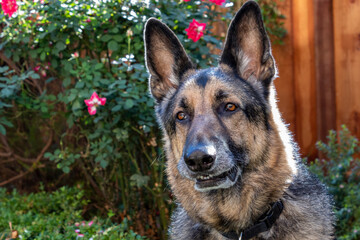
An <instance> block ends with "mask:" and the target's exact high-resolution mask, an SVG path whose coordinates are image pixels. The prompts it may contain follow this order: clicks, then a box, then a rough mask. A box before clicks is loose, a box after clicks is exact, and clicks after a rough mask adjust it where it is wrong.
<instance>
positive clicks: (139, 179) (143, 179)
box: [130, 173, 150, 187]
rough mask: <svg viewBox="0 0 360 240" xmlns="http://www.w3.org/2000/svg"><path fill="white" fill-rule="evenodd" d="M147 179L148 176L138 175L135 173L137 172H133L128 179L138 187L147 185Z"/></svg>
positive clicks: (148, 178)
mask: <svg viewBox="0 0 360 240" xmlns="http://www.w3.org/2000/svg"><path fill="white" fill-rule="evenodd" d="M149 180H150V177H149V176H143V175H140V174H137V173H135V174H134V175H132V176H131V177H130V181H132V182H133V183H135V184H136V186H138V187H142V186H145V185H147V183H148V182H149Z"/></svg>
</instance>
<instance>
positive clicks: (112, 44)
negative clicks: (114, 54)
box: [108, 40, 119, 51]
mask: <svg viewBox="0 0 360 240" xmlns="http://www.w3.org/2000/svg"><path fill="white" fill-rule="evenodd" d="M108 48H109V49H110V50H111V51H117V50H118V49H119V44H118V43H117V42H116V41H114V40H111V41H110V42H109V43H108Z"/></svg>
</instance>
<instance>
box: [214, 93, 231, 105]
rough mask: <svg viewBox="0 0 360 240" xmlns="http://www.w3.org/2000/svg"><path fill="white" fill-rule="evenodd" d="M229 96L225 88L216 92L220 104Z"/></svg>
mask: <svg viewBox="0 0 360 240" xmlns="http://www.w3.org/2000/svg"><path fill="white" fill-rule="evenodd" d="M227 97H229V94H227V93H225V92H224V91H223V90H219V91H217V93H216V94H215V101H216V102H217V103H218V104H219V103H221V102H222V100H224V99H225V98H227Z"/></svg>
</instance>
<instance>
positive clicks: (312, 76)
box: [273, 0, 360, 158]
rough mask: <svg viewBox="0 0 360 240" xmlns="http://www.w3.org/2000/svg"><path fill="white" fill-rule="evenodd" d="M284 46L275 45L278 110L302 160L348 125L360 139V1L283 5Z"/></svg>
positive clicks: (302, 0)
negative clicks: (333, 133) (320, 143)
mask: <svg viewBox="0 0 360 240" xmlns="http://www.w3.org/2000/svg"><path fill="white" fill-rule="evenodd" d="M278 4H279V6H280V9H281V12H282V13H283V14H284V15H286V20H285V27H286V29H287V31H288V35H287V36H286V38H285V45H283V46H279V45H277V46H276V45H274V46H273V54H274V56H275V59H276V61H277V65H278V68H279V78H278V79H276V80H275V85H276V88H277V92H278V99H279V107H280V111H281V112H282V115H283V118H284V119H285V121H286V122H287V123H289V124H290V126H289V128H290V130H291V131H292V132H293V133H294V136H295V139H296V141H297V142H298V143H299V145H300V147H301V153H302V155H303V156H309V157H310V158H314V157H316V156H317V151H316V148H315V143H316V141H318V140H325V139H326V135H327V134H328V131H329V130H330V129H340V126H341V125H342V124H346V125H347V126H348V127H349V129H350V130H351V132H352V133H353V134H355V135H356V136H357V137H358V138H360V0H283V1H281V0H279V1H278Z"/></svg>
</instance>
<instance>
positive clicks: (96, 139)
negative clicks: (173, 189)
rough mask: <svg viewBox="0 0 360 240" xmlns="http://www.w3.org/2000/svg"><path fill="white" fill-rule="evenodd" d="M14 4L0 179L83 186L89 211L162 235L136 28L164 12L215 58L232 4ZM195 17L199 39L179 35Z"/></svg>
mask: <svg viewBox="0 0 360 240" xmlns="http://www.w3.org/2000/svg"><path fill="white" fill-rule="evenodd" d="M215 2H219V1H215ZM259 2H260V4H261V6H262V9H263V13H264V18H265V23H266V24H267V29H268V31H269V32H270V33H274V36H273V37H272V38H274V39H275V38H276V37H277V38H276V39H278V40H279V39H281V37H282V36H283V35H284V34H285V31H284V29H283V28H282V25H281V23H280V22H279V17H283V16H282V15H281V14H279V12H278V10H277V8H276V4H274V3H273V2H271V1H268V0H263V1H261V0H259ZM17 4H18V8H17V11H16V12H15V13H13V14H12V15H11V17H10V16H9V15H6V14H4V13H3V12H1V14H0V19H1V22H2V23H1V25H0V34H1V35H0V37H1V42H0V75H1V76H0V138H1V141H0V153H1V154H0V164H4V165H2V166H5V167H1V168H0V186H4V185H5V186H9V187H10V186H11V187H18V188H21V189H27V190H28V191H29V190H34V189H35V190H36V189H37V188H38V185H37V184H36V183H38V182H40V181H43V183H44V186H45V189H56V188H57V187H58V186H59V185H63V184H68V185H73V184H74V183H82V184H83V186H84V189H85V192H84V194H85V196H86V198H87V199H89V200H90V201H91V202H92V203H93V205H91V206H92V207H90V210H89V211H90V212H92V213H93V212H94V209H96V210H97V211H100V212H102V213H107V212H108V211H110V210H111V211H112V212H114V213H115V216H114V217H113V220H118V221H122V220H123V219H124V218H125V217H127V219H128V220H129V224H130V225H133V226H135V228H136V230H138V231H139V232H140V233H141V234H146V235H148V236H150V237H155V236H157V237H159V236H163V237H164V236H165V232H166V231H165V230H166V229H167V225H168V218H169V214H170V211H171V208H172V207H171V206H172V205H171V203H172V201H171V196H170V194H169V192H168V189H167V185H166V180H165V176H164V167H165V166H164V161H165V159H164V156H163V153H162V150H161V137H160V134H159V129H158V127H157V126H156V121H155V117H154V112H153V105H154V103H153V100H152V99H151V97H150V96H149V93H148V88H147V79H148V73H147V72H146V69H145V66H144V45H143V35H142V34H143V26H144V23H145V21H146V19H147V18H149V17H156V18H159V19H162V21H164V22H165V23H166V24H168V26H169V27H170V28H171V29H172V30H173V31H174V32H175V33H176V34H177V36H178V37H179V39H180V41H181V42H182V43H183V44H184V46H185V49H187V51H188V53H189V55H190V56H191V58H192V59H193V61H194V63H196V64H197V66H198V67H201V68H206V67H208V66H210V65H212V66H213V65H215V64H216V62H217V56H216V55H215V54H214V53H218V52H219V49H220V47H221V42H222V41H223V40H224V36H225V33H221V34H220V33H219V35H221V36H217V35H216V31H213V26H214V23H215V22H219V23H222V24H224V25H226V26H227V24H228V23H229V20H230V19H231V17H232V16H233V13H234V12H235V10H237V9H234V8H233V7H232V6H233V5H232V4H231V3H229V2H227V3H223V5H222V6H221V7H220V6H217V5H216V4H214V1H186V2H185V1H180V2H178V1H167V0H159V1H113V0H110V1H87V0H76V1H75V0H41V1H18V2H17ZM193 19H195V20H197V21H198V22H200V23H206V27H205V29H203V34H204V35H203V36H202V37H201V38H200V39H199V40H197V41H196V42H194V41H193V40H191V39H189V38H188V36H187V35H186V31H185V29H187V28H188V27H189V24H190V22H192V21H193ZM93 92H96V93H97V94H98V95H99V97H100V98H106V104H105V103H104V104H105V105H103V106H99V107H97V109H96V114H95V113H94V115H90V114H89V113H88V108H87V105H86V104H85V102H84V100H86V99H89V98H90V96H91V95H92V94H93ZM5 163H6V165H5ZM56 169H59V170H56ZM60 170H61V171H60ZM14 176H15V177H14ZM29 183H33V184H34V186H31V187H30V186H29ZM74 214H75V213H74ZM86 214H88V213H86Z"/></svg>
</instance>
